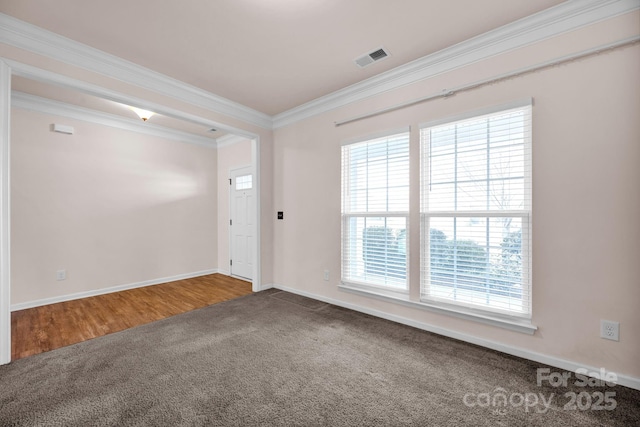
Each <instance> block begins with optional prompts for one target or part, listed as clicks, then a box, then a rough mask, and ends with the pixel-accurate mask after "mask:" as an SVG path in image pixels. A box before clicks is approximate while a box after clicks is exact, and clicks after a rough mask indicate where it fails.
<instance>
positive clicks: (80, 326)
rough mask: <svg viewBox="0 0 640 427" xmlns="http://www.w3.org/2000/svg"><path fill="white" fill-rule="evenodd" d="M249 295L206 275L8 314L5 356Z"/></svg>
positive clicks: (238, 285)
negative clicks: (8, 345) (8, 338)
mask: <svg viewBox="0 0 640 427" xmlns="http://www.w3.org/2000/svg"><path fill="white" fill-rule="evenodd" d="M250 293H251V283H249V282H245V281H244V280H239V279H235V278H232V277H228V276H224V275H222V274H211V275H208V276H201V277H196V278H193V279H185V280H178V281H176V282H170V283H163V284H160V285H154V286H146V287H144V288H137V289H131V290H127V291H122V292H114V293H111V294H105V295H99V296H95V297H89V298H83V299H79V300H73V301H66V302H61V303H57V304H51V305H45V306H41V307H35V308H29V309H26V310H20V311H14V312H13V313H11V358H12V360H17V359H21V358H23V357H27V356H31V355H33V354H38V353H42V352H45V351H49V350H54V349H56V348H59V347H64V346H67V345H71V344H75V343H78V342H81V341H84V340H88V339H91V338H96V337H99V336H102V335H107V334H111V333H113V332H118V331H122V330H123V329H127V328H132V327H134V326H138V325H143V324H145V323H149V322H153V321H155V320H160V319H164V318H166V317H170V316H174V315H176V314H180V313H184V312H187V311H191V310H195V309H197V308H202V307H206V306H208V305H211V304H215V303H218V302H222V301H227V300H230V299H233V298H237V297H240V296H243V295H247V294H250Z"/></svg>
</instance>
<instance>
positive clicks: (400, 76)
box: [273, 0, 640, 129]
mask: <svg viewBox="0 0 640 427" xmlns="http://www.w3.org/2000/svg"><path fill="white" fill-rule="evenodd" d="M638 8H640V0H569V1H567V2H565V3H561V4H559V5H558V6H555V7H551V8H549V9H546V10H543V11H541V12H539V13H536V14H533V15H531V16H528V17H525V18H523V19H520V20H518V21H515V22H512V23H510V24H507V25H504V26H502V27H500V28H497V29H495V30H492V31H489V32H486V33H484V34H481V35H479V36H477V37H474V38H471V39H469V40H466V41H463V42H461V43H458V44H456V45H453V46H451V47H448V48H445V49H442V50H440V51H438V52H435V53H433V54H431V55H427V56H424V57H422V58H420V59H417V60H415V61H412V62H409V63H407V64H405V65H401V66H399V67H396V68H394V69H392V70H389V71H387V72H384V73H381V74H378V75H377V76H374V77H371V78H369V79H367V80H363V81H361V82H359V83H356V84H354V85H351V86H348V87H346V88H344V89H341V90H338V91H336V92H333V93H331V94H328V95H326V96H322V97H320V98H317V99H315V100H313V101H310V102H308V103H306V104H303V105H300V106H298V107H295V108H292V109H290V110H288V111H285V112H283V113H280V114H277V115H275V116H274V117H273V127H274V129H276V128H280V127H283V126H287V125H290V124H293V123H295V122H297V121H300V120H304V119H306V118H309V117H312V116H315V115H318V114H321V113H325V112H327V111H330V110H334V109H336V108H339V107H343V106H345V105H347V104H350V103H353V102H356V101H360V100H362V99H365V98H369V97H372V96H375V95H379V94H381V93H384V92H387V91H390V90H393V89H396V88H399V87H402V86H406V85H409V84H411V83H415V82H418V81H420V80H424V79H428V78H430V77H434V76H436V75H438V74H442V73H445V72H449V71H452V70H455V69H457V68H461V67H464V66H467V65H470V64H472V63H475V62H478V61H481V60H483V59H486V58H489V57H492V56H496V55H499V54H502V53H505V52H509V51H511V50H514V49H518V48H521V47H524V46H527V45H531V44H534V43H537V42H540V41H542V40H546V39H549V38H552V37H555V36H558V35H560V34H563V33H566V32H569V31H574V30H577V29H579V28H582V27H585V26H587V25H591V24H594V23H596V22H599V21H602V20H605V19H609V18H612V17H614V16H617V15H621V14H624V13H627V12H631V11H633V10H636V9H638Z"/></svg>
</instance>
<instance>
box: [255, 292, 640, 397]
mask: <svg viewBox="0 0 640 427" xmlns="http://www.w3.org/2000/svg"><path fill="white" fill-rule="evenodd" d="M265 286H267V285H265ZM268 286H269V287H273V288H275V289H279V290H281V291H286V292H291V293H293V294H297V295H301V296H305V297H308V298H312V299H315V300H318V301H322V302H326V303H328V304H333V305H336V306H338V307H343V308H348V309H350V310H354V311H359V312H361V313H365V314H369V315H371V316H375V317H380V318H382V319H386V320H390V321H392V322H396V323H401V324H403V325H407V326H412V327H414V328H418V329H422V330H424V331H428V332H433V333H435V334H438V335H443V336H445V337H449V338H454V339H457V340H460V341H464V342H468V343H470V344H475V345H479V346H481V347H485V348H489V349H491V350H496V351H500V352H502V353H506V354H510V355H512V356H517V357H522V358H523V359H527V360H531V361H533V362H538V363H543V364H545V365H549V366H554V367H556V368H560V369H563V370H566V371H571V372H576V370H578V369H581V368H582V369H585V368H586V369H587V370H588V371H590V372H599V370H600V367H592V366H586V365H584V364H582V363H577V362H574V361H571V360H566V359H560V358H558V357H554V356H549V355H546V354H542V353H537V352H534V351H530V350H527V349H524V348H520V347H515V346H511V345H507V344H502V343H499V342H495V341H491V340H487V339H484V338H478V337H475V336H473V335H468V334H464V333H461V332H456V331H453V330H451V329H447V328H442V327H440V326H435V325H431V324H429V323H424V322H418V321H416V320H412V319H408V318H406V317H402V316H397V315H394V314H389V313H386V312H384V311H380V310H375V309H372V308H367V307H363V306H361V305H358V304H352V303H347V302H344V301H340V300H337V299H334V298H328V297H325V296H322V295H318V294H314V293H311V292H306V291H301V290H299V289H295V288H291V287H288V286H284V285H281V284H278V283H274V284H269V285H268ZM617 376H618V382H617V384H620V385H623V386H625V387H629V388H632V389H635V390H640V378H635V377H631V376H628V375H621V374H617Z"/></svg>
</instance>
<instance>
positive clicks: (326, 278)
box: [324, 270, 329, 282]
mask: <svg viewBox="0 0 640 427" xmlns="http://www.w3.org/2000/svg"><path fill="white" fill-rule="evenodd" d="M324 281H325V282H328V281H329V270H325V271H324Z"/></svg>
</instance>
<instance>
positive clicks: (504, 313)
mask: <svg viewBox="0 0 640 427" xmlns="http://www.w3.org/2000/svg"><path fill="white" fill-rule="evenodd" d="M531 107H532V99H531V98H529V99H525V100H520V101H515V102H512V103H509V104H506V105H500V106H495V107H490V108H487V109H483V110H476V111H472V112H469V113H465V114H462V115H458V116H455V117H450V118H446V119H442V120H438V121H434V122H430V123H426V124H422V125H421V126H420V129H421V133H422V130H423V129H427V128H433V127H437V126H441V125H445V124H449V123H455V122H460V121H464V120H468V119H473V118H476V117H477V118H481V117H483V116H488V115H494V114H500V113H502V112H507V111H509V110H514V109H524V110H525V114H526V115H527V117H525V120H526V122H527V124H526V126H528V129H527V131H526V132H525V138H524V144H525V147H524V185H525V189H526V193H527V194H525V202H524V208H523V209H522V210H473V211H429V210H428V209H426V208H424V200H423V190H424V186H425V185H428V182H427V181H428V178H426V177H425V173H428V166H427V160H428V158H429V152H428V148H425V147H423V145H424V144H423V141H421V143H420V145H421V148H420V154H421V159H420V160H421V177H420V193H421V194H420V196H421V209H420V227H421V230H420V238H421V243H420V248H421V256H420V262H421V268H420V272H421V277H420V299H421V302H423V303H425V304H429V305H431V306H434V307H439V308H442V309H444V310H454V311H457V312H461V313H467V314H472V315H489V316H498V317H502V318H505V319H514V320H516V321H518V320H520V321H521V320H530V319H531V315H532V304H531V301H532V279H533V277H532V268H531V254H532V252H531V247H532V243H531V240H532V239H531V235H532V234H531V228H532V158H531V145H532V143H531V139H532V129H531V128H532V124H531V116H532V108H531ZM442 217H446V218H464V217H467V218H469V217H484V218H496V217H513V218H520V219H521V221H522V284H521V286H522V287H523V288H526V294H527V304H526V307H524V310H523V311H520V312H518V311H511V310H503V309H499V308H496V307H491V306H485V305H478V304H469V303H465V302H458V301H454V300H452V299H443V298H438V297H435V296H432V295H429V292H428V286H429V284H428V283H429V282H428V278H429V277H430V254H429V247H430V244H429V238H430V231H429V230H430V224H429V222H430V219H431V218H442Z"/></svg>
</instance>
